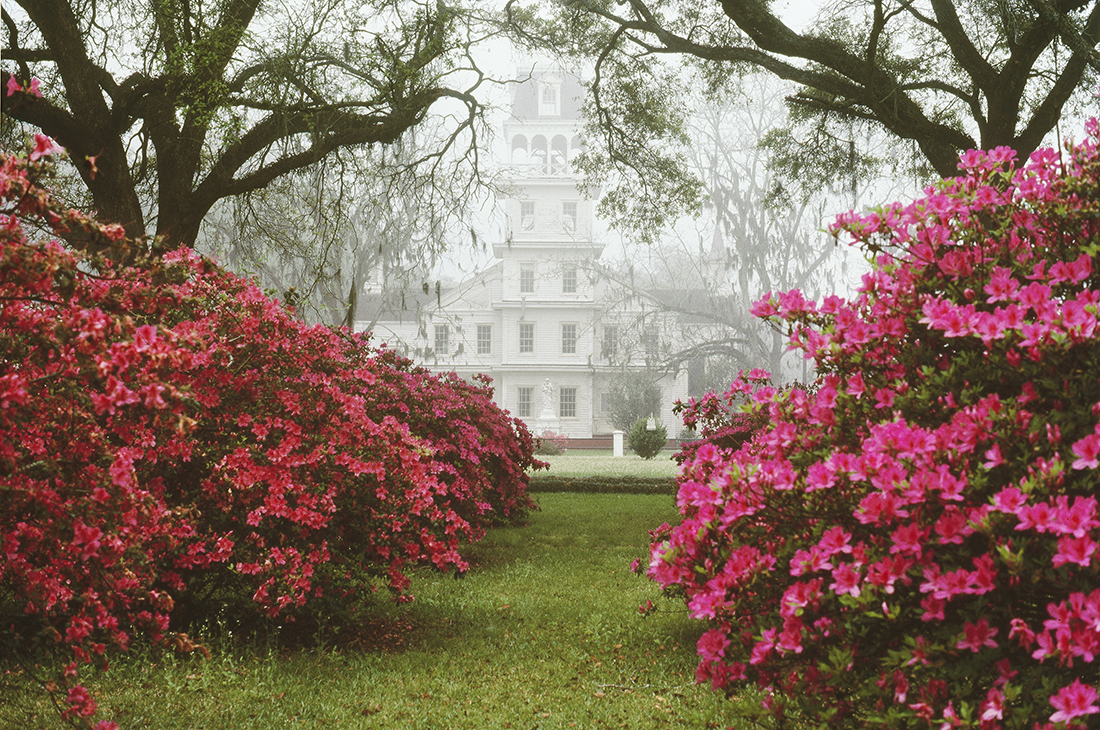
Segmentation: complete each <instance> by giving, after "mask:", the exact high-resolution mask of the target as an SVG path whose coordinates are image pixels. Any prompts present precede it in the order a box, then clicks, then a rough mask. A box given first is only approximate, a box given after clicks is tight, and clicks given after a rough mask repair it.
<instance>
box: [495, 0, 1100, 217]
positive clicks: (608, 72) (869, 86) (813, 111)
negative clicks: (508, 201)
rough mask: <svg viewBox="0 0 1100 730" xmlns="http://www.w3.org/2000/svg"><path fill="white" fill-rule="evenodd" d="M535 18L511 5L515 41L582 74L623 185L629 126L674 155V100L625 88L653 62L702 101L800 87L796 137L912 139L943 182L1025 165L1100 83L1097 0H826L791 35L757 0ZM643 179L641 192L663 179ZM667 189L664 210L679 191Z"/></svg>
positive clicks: (676, 0)
mask: <svg viewBox="0 0 1100 730" xmlns="http://www.w3.org/2000/svg"><path fill="white" fill-rule="evenodd" d="M546 7H547V6H545V5H543V6H534V5H531V6H524V5H523V4H522V3H521V2H519V1H518V0H512V1H511V2H510V3H509V4H508V14H509V20H510V22H511V24H512V27H513V30H514V31H515V34H516V37H517V38H519V39H520V40H521V42H523V43H526V44H529V45H534V46H538V47H542V48H547V49H553V48H557V49H559V50H564V51H566V52H568V53H570V54H573V55H577V56H581V57H586V58H589V59H591V60H593V61H594V63H595V74H594V82H593V89H592V92H593V93H592V99H591V102H590V103H591V111H592V118H593V120H594V121H595V122H596V123H598V125H599V126H600V128H601V136H602V138H603V144H604V147H606V150H607V154H608V156H609V157H610V158H611V159H612V160H614V161H615V162H617V163H618V164H619V165H620V167H622V166H625V167H632V168H634V174H638V172H639V171H640V169H641V168H642V167H644V166H645V165H646V164H648V163H647V162H646V161H645V160H643V159H641V158H640V157H639V156H638V155H634V154H632V153H631V151H630V148H629V146H628V145H626V144H625V141H626V140H627V139H628V137H630V136H634V137H637V136H638V130H637V129H634V127H637V126H639V125H641V127H643V128H647V131H648V133H651V134H653V135H654V137H655V138H659V139H665V140H667V141H669V142H670V143H671V145H672V151H671V152H670V153H669V154H666V155H665V157H664V158H663V162H664V164H665V167H664V168H663V173H667V172H668V170H669V168H668V166H667V163H668V162H670V161H672V162H675V160H676V155H675V147H676V146H677V145H680V144H682V143H683V137H682V135H681V134H680V132H681V131H682V126H681V122H680V120H681V119H682V113H681V112H680V110H679V109H678V102H677V99H678V98H679V96H678V95H677V94H676V93H675V89H673V90H672V93H671V94H670V93H669V89H668V88H667V87H666V84H667V81H666V80H664V79H660V80H659V81H658V82H657V83H656V84H647V82H645V81H643V80H640V79H639V78H638V73H640V72H645V71H646V70H649V69H655V68H658V67H660V66H661V64H660V63H659V62H657V61H655V59H661V58H668V57H673V58H680V59H684V60H686V61H688V62H689V63H690V65H691V66H692V68H693V71H694V73H695V77H696V78H698V79H701V80H702V81H703V83H704V85H705V87H706V88H707V89H708V90H709V91H710V92H712V93H719V92H721V91H723V90H727V89H730V88H733V87H736V85H737V83H738V79H739V78H740V76H741V74H742V73H743V72H744V71H746V70H749V69H756V70H764V71H766V72H768V73H771V74H774V75H775V76H777V77H780V78H782V79H785V80H787V81H789V82H793V83H794V84H796V85H797V90H796V91H795V92H794V93H792V94H791V95H790V96H789V97H788V101H789V103H790V105H791V107H792V110H793V111H794V112H795V114H796V115H799V117H800V118H801V120H802V121H803V122H804V123H809V124H815V125H820V126H823V127H830V126H835V125H843V126H845V127H850V125H852V124H871V125H878V126H880V127H881V128H882V129H885V130H886V131H887V132H888V133H889V134H890V135H892V136H893V137H895V138H897V139H899V140H910V141H911V143H912V144H914V145H916V146H917V147H918V148H919V150H920V153H921V156H922V157H923V158H924V159H926V160H927V163H928V165H929V166H930V167H931V168H932V169H933V170H934V171H935V173H936V174H937V175H939V176H942V177H950V176H954V175H957V174H958V172H959V170H958V166H957V164H958V155H959V153H960V152H961V151H965V150H968V149H974V148H982V149H993V148H995V147H998V146H1007V147H1011V148H1012V149H1014V150H1016V151H1017V152H1018V153H1019V155H1020V156H1021V157H1022V158H1026V156H1027V155H1028V154H1030V153H1031V152H1032V151H1034V150H1035V149H1036V148H1037V147H1039V145H1040V144H1041V143H1042V141H1043V139H1044V137H1046V136H1047V135H1048V134H1049V133H1050V132H1051V131H1052V130H1054V128H1055V126H1056V124H1057V122H1058V120H1059V119H1060V118H1061V116H1062V115H1063V114H1064V113H1065V112H1066V111H1067V110H1068V109H1070V108H1072V105H1073V104H1074V103H1077V102H1081V101H1084V100H1085V99H1087V95H1088V93H1089V91H1090V90H1091V89H1090V85H1091V84H1092V83H1093V78H1094V74H1095V73H1096V71H1097V70H1098V69H1100V56H1098V55H1097V51H1096V47H1097V42H1098V40H1100V2H1098V1H1097V0H1027V2H1022V1H1018V0H1003V1H997V2H994V1H993V0H959V1H957V2H952V1H951V0H837V1H836V2H833V3H830V4H829V5H828V6H827V7H825V8H824V9H823V10H822V12H820V13H819V14H818V16H817V19H816V21H814V22H813V23H811V24H810V25H809V26H808V27H806V28H805V29H804V30H795V29H794V28H792V26H791V25H789V24H788V23H787V22H785V21H784V17H783V15H782V14H781V13H779V12H778V11H777V10H776V9H775V8H773V7H772V4H771V3H769V2H766V1H764V0H703V2H686V1H684V0H624V1H623V2H618V3H611V2H606V1H605V0H564V2H562V3H559V4H556V5H554V6H553V7H554V11H553V12H549V11H547V10H546V9H545V8H546ZM563 38H565V39H568V41H567V42H563V40H562V39H563ZM666 66H667V64H666ZM658 76H659V72H655V75H654V78H655V79H656V78H658ZM631 99H634V100H641V101H642V102H643V103H640V104H632V103H631V102H630V100H631ZM639 108H644V109H645V110H646V111H645V114H644V115H640V116H639V115H637V114H636V113H635V112H637V110H638V109H639ZM662 110H663V111H662ZM655 169H656V170H657V174H656V175H653V176H651V177H649V178H648V179H647V184H648V185H650V186H655V185H657V182H655V181H660V179H661V174H663V173H662V167H661V166H659V165H658V166H657V167H656V168H655ZM666 182H667V185H666V187H667V189H668V191H670V198H671V199H672V200H674V201H675V200H676V196H677V193H678V192H680V191H682V190H683V189H684V188H683V185H684V183H683V177H682V176H680V177H677V176H676V175H669V176H668V177H667V180H666Z"/></svg>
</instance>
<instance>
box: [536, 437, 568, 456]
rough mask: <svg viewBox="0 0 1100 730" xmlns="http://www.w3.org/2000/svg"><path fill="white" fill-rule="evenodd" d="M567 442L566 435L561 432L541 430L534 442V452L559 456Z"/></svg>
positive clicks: (563, 451) (541, 454)
mask: <svg viewBox="0 0 1100 730" xmlns="http://www.w3.org/2000/svg"><path fill="white" fill-rule="evenodd" d="M568 442H569V439H568V437H566V435H565V434H563V433H554V432H553V431H543V432H542V435H541V436H539V437H538V439H537V440H536V442H535V453H536V454H537V455H539V456H561V455H562V454H564V453H565V446H566V444H567V443H568Z"/></svg>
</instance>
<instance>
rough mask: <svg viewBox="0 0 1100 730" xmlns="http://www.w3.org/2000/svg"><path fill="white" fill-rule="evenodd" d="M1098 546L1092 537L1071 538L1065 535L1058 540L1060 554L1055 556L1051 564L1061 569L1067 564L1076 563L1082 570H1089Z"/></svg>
mask: <svg viewBox="0 0 1100 730" xmlns="http://www.w3.org/2000/svg"><path fill="white" fill-rule="evenodd" d="M1096 548H1097V545H1096V543H1095V542H1094V541H1093V539H1092V538H1091V537H1089V536H1088V535H1085V536H1084V537H1070V536H1069V535H1063V536H1062V537H1060V538H1058V552H1057V553H1055V554H1054V558H1053V559H1052V560H1051V562H1052V563H1053V564H1054V567H1056V568H1057V567H1061V566H1062V565H1065V564H1066V563H1074V564H1076V565H1080V566H1081V567H1082V568H1087V567H1089V565H1090V564H1091V563H1092V556H1093V554H1094V553H1095V552H1096Z"/></svg>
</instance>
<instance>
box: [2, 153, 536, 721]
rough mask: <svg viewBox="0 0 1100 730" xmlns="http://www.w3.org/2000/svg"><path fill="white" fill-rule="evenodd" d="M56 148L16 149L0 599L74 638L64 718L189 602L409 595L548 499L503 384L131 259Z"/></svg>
mask: <svg viewBox="0 0 1100 730" xmlns="http://www.w3.org/2000/svg"><path fill="white" fill-rule="evenodd" d="M54 152H56V150H55V149H53V148H51V149H50V150H47V152H45V153H43V154H41V155H37V156H36V155H32V160H30V161H28V160H19V159H16V158H13V157H5V158H4V159H3V160H2V161H0V546H2V548H3V551H4V561H3V563H2V564H0V586H2V588H0V606H4V607H7V608H10V607H11V606H13V605H18V606H19V608H21V609H22V610H23V611H24V612H25V613H26V614H28V615H29V616H30V617H31V619H32V620H33V622H35V623H37V625H39V626H43V627H46V628H47V629H48V631H49V633H50V635H52V636H53V638H54V639H55V640H56V641H57V642H59V643H61V644H63V645H65V646H67V647H69V648H70V649H71V653H72V657H73V662H72V663H71V664H70V665H69V666H68V667H67V668H66V670H65V673H64V675H65V676H64V677H63V678H62V681H61V682H60V683H59V685H60V686H62V687H69V696H68V703H69V706H68V708H67V709H66V717H67V718H68V719H71V720H74V721H77V722H83V721H84V719H86V718H87V717H89V716H91V715H92V714H93V713H94V711H95V703H94V701H93V700H92V699H91V697H90V696H88V694H87V693H86V692H85V691H84V690H83V688H81V687H79V686H78V685H76V684H75V681H74V678H75V675H76V671H77V665H78V663H80V662H87V661H91V660H95V659H96V658H97V657H99V659H98V661H100V662H103V663H105V660H103V659H102V657H103V656H104V654H105V651H106V648H107V645H115V646H118V647H121V648H125V647H126V645H127V643H128V641H129V639H130V635H131V634H132V632H133V631H134V630H135V629H149V630H150V631H151V633H152V635H153V636H154V638H159V637H160V635H162V634H163V633H164V632H165V631H167V630H168V628H169V614H170V612H171V611H172V609H173V607H174V605H175V603H176V602H178V601H180V600H181V599H182V600H185V601H187V600H192V599H193V598H194V596H195V595H196V594H203V595H222V596H238V595H241V594H242V593H243V594H244V595H246V596H251V597H252V599H254V600H255V602H256V603H257V604H258V605H259V606H261V607H262V608H263V609H264V610H265V611H267V612H268V613H270V614H276V613H280V612H283V613H286V612H293V611H295V610H302V608H301V607H302V606H303V605H304V604H305V603H306V602H307V600H309V599H316V598H318V597H320V596H322V595H323V594H326V593H327V594H329V595H336V596H337V597H340V598H346V596H348V595H349V594H351V593H353V592H355V591H357V590H360V589H361V588H362V587H363V586H364V585H365V584H368V583H370V582H371V581H372V580H373V579H375V578H380V579H381V580H383V581H384V582H386V583H388V585H389V586H390V588H391V589H393V590H394V591H395V593H396V594H397V595H398V597H401V598H405V597H406V593H405V590H406V589H407V587H408V579H407V577H406V576H405V572H404V571H405V568H406V566H409V565H413V564H416V563H430V564H434V565H435V566H437V567H439V568H440V569H449V568H457V569H458V570H465V568H466V564H465V562H464V561H463V560H462V558H461V556H460V555H459V553H458V552H457V548H458V546H459V545H460V543H462V542H465V541H470V540H476V539H479V538H480V537H481V536H482V535H483V534H484V530H485V528H486V526H487V525H489V524H490V523H491V522H492V521H494V520H499V519H518V518H520V517H522V515H523V513H524V511H525V510H526V509H528V508H529V507H531V506H532V503H531V502H530V500H529V498H528V497H527V495H526V485H527V476H526V474H525V469H526V468H528V467H530V466H537V465H538V462H535V461H534V459H533V456H532V451H533V444H532V440H531V437H530V435H529V434H528V433H527V431H526V429H525V428H524V426H523V424H522V422H520V421H518V420H516V419H512V418H510V417H509V416H508V415H507V414H506V413H504V412H503V411H501V410H500V409H499V408H497V407H496V406H495V405H494V404H493V403H492V401H491V390H490V389H489V388H488V386H487V384H485V383H479V384H473V385H471V384H468V383H465V382H463V381H461V380H459V379H458V378H457V377H454V376H442V377H437V376H433V375H431V374H430V373H428V372H427V371H423V370H418V369H416V368H413V367H411V365H410V364H409V363H408V362H407V361H402V360H400V359H398V358H396V356H394V355H393V354H392V353H388V352H379V351H377V350H374V349H372V348H371V347H370V346H369V345H368V343H367V339H366V337H365V336H359V335H352V334H350V333H348V332H347V331H334V330H331V329H328V328H325V327H308V326H306V325H304V324H302V323H301V322H299V321H298V320H296V319H294V318H293V317H292V315H291V314H290V313H289V312H288V311H287V310H285V309H284V308H283V307H282V306H281V305H279V304H278V303H277V302H274V301H272V300H271V299H269V298H267V297H265V296H264V295H263V294H262V293H260V292H259V291H258V289H257V288H256V287H255V286H254V285H253V284H252V283H250V282H246V281H243V280H241V279H238V278H236V277H234V276H232V275H230V274H227V273H225V272H223V271H220V270H218V269H217V268H216V267H213V266H211V265H210V264H209V263H208V262H206V261H205V260H203V259H202V258H200V257H199V256H197V255H195V254H194V253H192V252H190V251H185V250H181V251H176V252H172V253H170V254H166V255H164V256H161V257H142V256H138V255H135V254H134V253H133V251H132V250H131V249H129V248H128V243H127V242H126V241H125V240H124V239H123V235H122V229H121V227H119V226H116V225H104V224H101V223H98V222H95V221H92V220H90V219H88V218H87V217H85V216H82V215H80V214H78V213H76V212H74V211H66V210H64V209H63V208H61V207H60V206H58V205H57V204H56V202H55V201H53V200H52V199H51V198H50V196H49V194H48V193H47V192H46V191H45V190H44V189H43V188H42V187H41V186H40V185H38V184H37V182H36V178H37V177H39V176H40V175H42V174H43V173H44V172H45V166H44V160H45V159H46V158H47V157H48V155H49V154H52V153H54ZM32 227H37V228H40V229H52V231H54V232H55V235H58V236H63V237H65V238H66V239H67V240H70V241H72V242H75V244H76V245H77V246H78V247H79V248H80V250H81V251H84V253H81V252H78V251H76V250H74V249H73V248H70V247H67V246H64V245H62V244H60V243H58V242H57V241H52V240H51V241H44V242H41V241H32V240H28V233H27V231H28V230H30V229H31V228H32ZM95 251H100V252H102V253H89V252H95ZM124 256H125V257H127V258H128V259H132V260H133V261H136V262H137V263H132V264H131V265H126V266H124V265H121V264H119V263H118V262H117V259H120V258H123V257H124ZM112 257H113V258H112ZM180 641H181V642H182V643H186V639H185V638H183V639H180Z"/></svg>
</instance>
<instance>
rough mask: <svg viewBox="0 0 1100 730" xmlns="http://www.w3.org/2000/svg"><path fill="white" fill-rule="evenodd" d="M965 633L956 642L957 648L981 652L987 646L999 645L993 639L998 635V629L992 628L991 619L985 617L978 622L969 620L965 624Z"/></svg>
mask: <svg viewBox="0 0 1100 730" xmlns="http://www.w3.org/2000/svg"><path fill="white" fill-rule="evenodd" d="M963 633H964V636H963V638H962V639H959V642H958V643H957V644H955V648H956V649H970V651H973V652H980V651H981V650H982V649H983V648H985V647H989V648H996V647H997V642H996V641H994V640H993V637H994V636H996V635H997V629H992V628H990V627H989V621H987V620H986V619H984V618H983V619H979V620H978V623H976V624H972V623H970V622H969V621H967V622H966V624H965V625H964V626H963Z"/></svg>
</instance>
